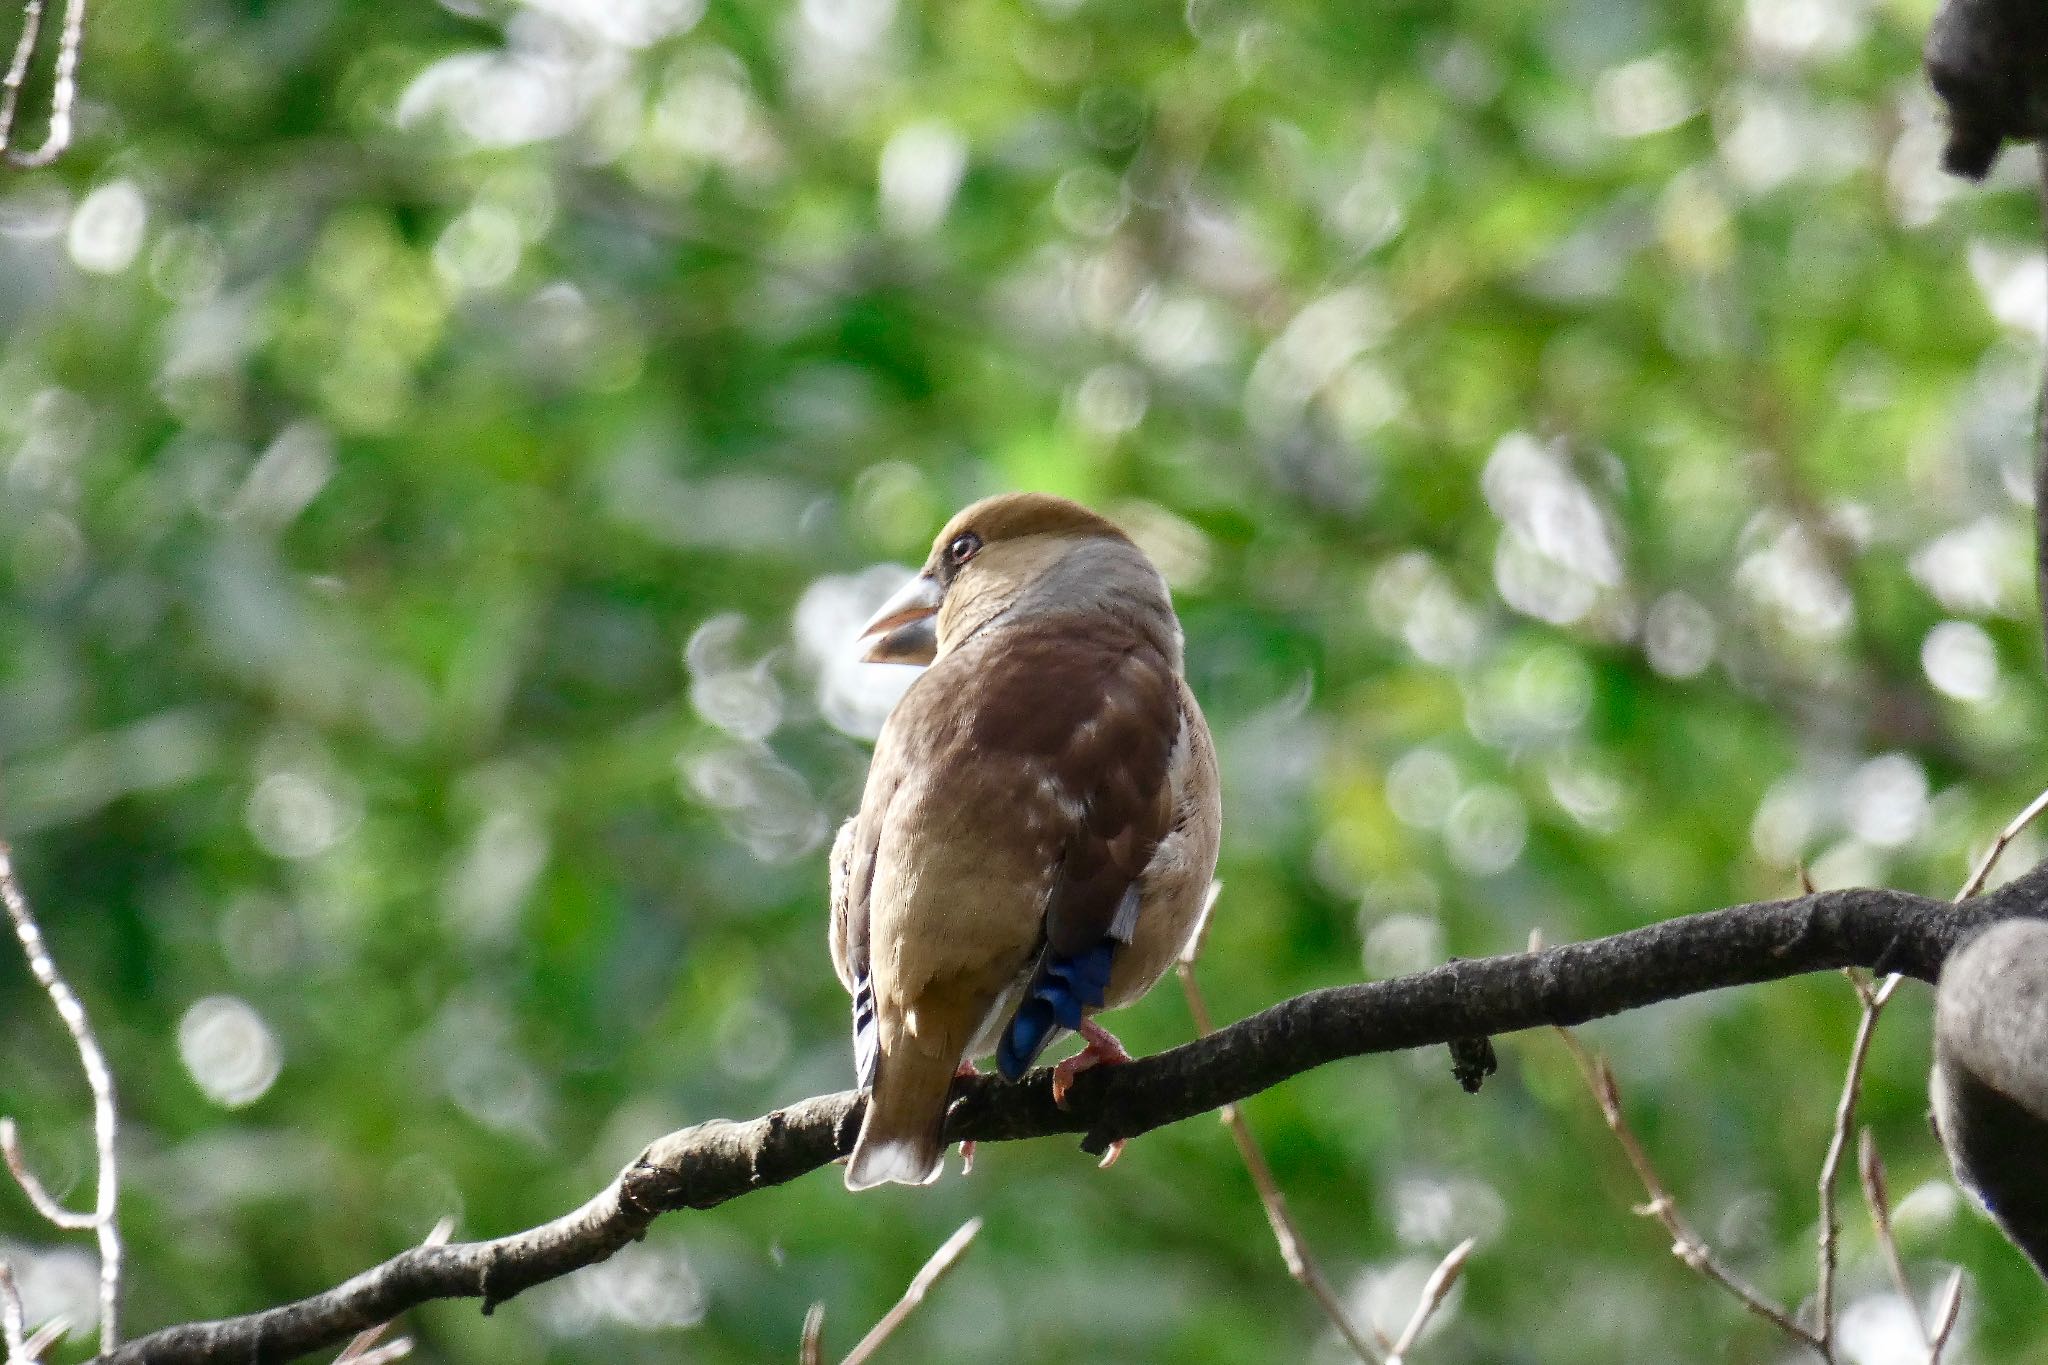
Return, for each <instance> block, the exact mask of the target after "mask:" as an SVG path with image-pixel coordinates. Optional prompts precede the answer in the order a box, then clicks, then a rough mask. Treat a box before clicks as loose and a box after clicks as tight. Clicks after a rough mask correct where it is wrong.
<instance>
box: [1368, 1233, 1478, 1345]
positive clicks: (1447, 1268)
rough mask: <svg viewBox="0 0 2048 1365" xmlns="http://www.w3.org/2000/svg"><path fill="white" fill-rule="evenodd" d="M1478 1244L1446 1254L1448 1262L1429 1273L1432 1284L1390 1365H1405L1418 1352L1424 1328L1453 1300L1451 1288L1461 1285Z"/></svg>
mask: <svg viewBox="0 0 2048 1365" xmlns="http://www.w3.org/2000/svg"><path fill="white" fill-rule="evenodd" d="M1474 1244H1475V1239H1473V1238H1471V1237H1467V1238H1466V1239H1465V1240H1464V1241H1462V1242H1460V1243H1458V1244H1457V1245H1456V1246H1454V1247H1452V1248H1451V1249H1450V1250H1449V1251H1448V1252H1446V1253H1444V1258H1443V1259H1442V1260H1441V1261H1438V1262H1437V1263H1436V1269H1435V1270H1432V1271H1431V1272H1430V1273H1429V1280H1428V1282H1427V1283H1425V1284H1424V1285H1423V1286H1422V1296H1421V1297H1420V1298H1418V1299H1417V1300H1416V1301H1415V1312H1414V1313H1413V1314H1412V1315H1411V1316H1410V1317H1409V1319H1408V1325H1407V1326H1406V1327H1404V1328H1402V1329H1401V1335H1400V1337H1399V1338H1398V1339H1396V1340H1395V1342H1394V1350H1393V1353H1392V1354H1391V1355H1389V1356H1388V1357H1387V1365H1402V1361H1403V1359H1404V1358H1405V1357H1406V1356H1407V1354H1408V1352H1410V1351H1412V1350H1414V1349H1415V1343H1416V1342H1418V1341H1420V1340H1421V1339H1422V1330H1423V1328H1425V1327H1427V1326H1429V1320H1430V1319H1431V1318H1432V1317H1434V1316H1436V1310H1437V1309H1439V1308H1441V1307H1443V1303H1444V1300H1445V1299H1447V1298H1449V1297H1450V1294H1451V1287H1452V1286H1453V1285H1455V1284H1457V1282H1458V1275H1459V1273H1460V1272H1462V1271H1463V1270H1464V1269H1465V1259H1466V1258H1467V1257H1468V1256H1470V1255H1471V1254H1472V1248H1473V1246H1474Z"/></svg>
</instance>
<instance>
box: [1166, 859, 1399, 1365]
mask: <svg viewBox="0 0 2048 1365" xmlns="http://www.w3.org/2000/svg"><path fill="white" fill-rule="evenodd" d="M1211 901H1212V903H1213V901H1214V897H1213V895H1212V897H1211ZM1207 918H1208V915H1207V912H1206V911H1204V913H1203V919H1204V921H1205V922H1206V921H1207ZM1201 937H1202V934H1201V930H1200V928H1199V927H1198V928H1197V931H1196V933H1195V934H1194V935H1193V938H1192V939H1191V941H1190V943H1189V947H1188V952H1190V953H1192V952H1196V951H1199V948H1198V946H1197V945H1198V944H1199V941H1200V939H1201ZM1174 970H1175V971H1177V972H1178V973H1179V974H1180V988H1181V991H1182V993H1183V994H1185V995H1186V996H1187V999H1188V1013H1189V1014H1191V1015H1193V1016H1194V1019H1195V1031H1196V1032H1197V1033H1199V1034H1201V1035H1202V1036H1203V1037H1205V1038H1206V1037H1207V1036H1208V1035H1210V1034H1211V1033H1214V1032H1215V1031H1216V1026H1215V1024H1214V1023H1213V1022H1212V1021H1211V1019H1210V1017H1209V1002H1208V1001H1207V1000H1206V999H1204V998H1203V995H1202V988H1201V987H1200V986H1199V985H1197V984H1196V983H1195V968H1194V964H1193V963H1192V962H1191V961H1190V960H1189V959H1188V957H1187V955H1186V954H1183V955H1182V957H1181V960H1180V962H1179V963H1177V964H1176V965H1175V968H1174ZM1216 1116H1217V1117H1218V1118H1220V1119H1221V1120H1223V1126H1224V1127H1226V1128H1228V1129H1229V1130H1230V1140H1231V1141H1232V1142H1233V1143H1235V1144H1236V1145H1237V1154H1238V1157H1239V1158H1240V1159H1241V1160H1242V1161H1243V1162H1244V1168H1245V1170H1246V1171H1247V1172H1248V1173H1249V1174H1250V1175H1251V1178H1252V1188H1253V1189H1255V1190H1257V1191H1258V1192H1259V1204H1260V1206H1261V1207H1263V1208H1264V1209H1265V1210H1266V1224H1267V1226H1268V1227H1270V1228H1272V1229H1273V1240H1274V1242H1276V1243H1277V1244H1278V1245H1279V1247H1280V1259H1281V1261H1283V1262H1284V1263H1285V1264H1286V1266H1287V1274H1288V1276H1289V1278H1291V1279H1292V1280H1293V1281H1294V1282H1295V1283H1296V1284H1298V1285H1300V1286H1301V1287H1302V1288H1303V1289H1305V1290H1307V1291H1308V1294H1309V1297H1310V1298H1312V1299H1314V1300H1315V1301H1316V1304H1317V1306H1318V1307H1320V1308H1321V1309H1322V1310H1323V1316H1324V1317H1326V1318H1328V1319H1329V1320H1330V1325H1331V1326H1332V1327H1335V1328H1336V1329H1337V1335H1338V1336H1340V1337H1342V1338H1344V1344H1345V1345H1347V1346H1349V1347H1350V1348H1351V1353H1352V1354H1353V1355H1355V1356H1357V1357H1358V1358H1359V1359H1360V1360H1362V1361H1365V1362H1366V1363H1367V1365H1384V1362H1385V1361H1386V1358H1387V1355H1388V1353H1389V1352H1391V1351H1393V1349H1394V1344H1393V1343H1392V1342H1390V1341H1388V1340H1387V1339H1386V1336H1385V1335H1384V1334H1383V1333H1381V1331H1380V1329H1379V1326H1378V1324H1376V1323H1368V1324H1367V1326H1368V1327H1369V1328H1370V1330H1371V1332H1372V1334H1373V1336H1374V1337H1375V1338H1377V1342H1378V1344H1377V1345H1376V1346H1375V1345H1374V1343H1372V1342H1368V1341H1367V1340H1366V1339H1365V1337H1364V1335H1363V1334H1361V1333H1360V1332H1359V1330H1358V1327H1357V1324H1355V1323H1353V1322H1352V1321H1351V1315H1350V1314H1349V1313H1347V1312H1345V1311H1344V1301H1343V1300H1342V1299H1340V1298H1338V1297H1337V1291H1336V1290H1335V1289H1333V1288H1332V1287H1331V1286H1330V1281H1329V1277H1328V1276H1326V1275H1324V1274H1323V1268H1322V1266H1321V1265H1319V1264H1317V1262H1316V1258H1315V1257H1314V1255H1312V1254H1311V1253H1310V1251H1309V1249H1308V1243H1307V1242H1306V1241H1304V1240H1303V1239H1302V1235H1301V1229H1300V1228H1298V1227H1296V1226H1295V1225H1294V1217H1293V1215H1292V1214H1290V1213H1289V1212H1288V1211H1287V1196H1286V1195H1284V1194H1282V1193H1281V1192H1280V1182H1279V1181H1277V1180H1275V1179H1274V1178H1273V1168H1272V1167H1271V1166H1270V1165H1268V1164H1267V1162H1266V1153H1265V1151H1264V1150H1263V1149H1261V1148H1260V1146H1259V1143H1258V1139H1256V1138H1254V1137H1253V1136H1252V1130H1251V1128H1250V1126H1249V1125H1247V1124H1246V1123H1245V1121H1244V1115H1243V1114H1241V1113H1240V1112H1238V1107H1237V1106H1236V1105H1234V1104H1226V1105H1224V1106H1223V1107H1222V1108H1221V1109H1219V1110H1218V1111H1217V1114H1216Z"/></svg>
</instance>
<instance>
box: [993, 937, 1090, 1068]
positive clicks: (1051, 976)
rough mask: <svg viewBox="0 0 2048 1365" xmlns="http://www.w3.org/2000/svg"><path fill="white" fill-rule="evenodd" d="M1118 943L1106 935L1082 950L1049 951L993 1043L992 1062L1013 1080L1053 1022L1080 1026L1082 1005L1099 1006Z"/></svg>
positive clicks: (1033, 1056)
mask: <svg viewBox="0 0 2048 1365" xmlns="http://www.w3.org/2000/svg"><path fill="white" fill-rule="evenodd" d="M1119 946H1120V945H1119V943H1118V940H1117V939H1115V938H1113V937H1111V938H1104V939H1103V940H1102V941H1101V942H1100V943H1097V944H1096V945H1095V946H1094V947H1093V948H1090V949H1088V950H1087V951H1086V952H1084V953H1077V954H1074V955H1072V956H1050V957H1048V958H1047V959H1046V960H1045V963H1044V965H1042V966H1041V967H1039V969H1038V974H1037V975H1036V976H1034V977H1033V978H1032V981H1031V988H1030V989H1029V990H1028V991H1026V992H1025V994H1024V1001H1023V1003H1022V1004H1020V1005H1018V1006H1017V1012H1016V1014H1014V1015H1013V1016H1011V1018H1010V1026H1009V1028H1007V1029H1005V1030H1004V1031H1003V1037H1002V1041H1001V1042H1000V1043H998V1044H997V1045H996V1067H997V1069H998V1070H1000V1071H1001V1072H1002V1073H1003V1075H1004V1076H1005V1077H1006V1078H1008V1079H1010V1080H1013V1081H1014V1080H1016V1079H1017V1078H1018V1077H1020V1076H1022V1075H1023V1074H1024V1073H1025V1072H1027V1071H1029V1070H1030V1069H1031V1064H1032V1063H1033V1062H1035V1061H1037V1060H1038V1054H1039V1053H1041V1052H1043V1051H1044V1050H1045V1045H1046V1043H1047V1041H1048V1040H1050V1039H1051V1037H1052V1032H1053V1030H1054V1029H1055V1028H1063V1029H1067V1030H1069V1031H1071V1030H1074V1029H1078V1028H1080V1027H1081V1013H1082V1011H1083V1010H1084V1009H1100V1008H1101V1007H1102V1002H1103V999H1104V997H1105V996H1106V995H1107V994H1108V992H1109V971H1110V967H1111V966H1112V964H1113V963H1114V961H1115V958H1116V950H1117V948H1118V947H1119Z"/></svg>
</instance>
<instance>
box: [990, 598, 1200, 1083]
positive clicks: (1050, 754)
mask: <svg viewBox="0 0 2048 1365" xmlns="http://www.w3.org/2000/svg"><path fill="white" fill-rule="evenodd" d="M991 653H992V657H991V658H990V659H989V660H988V663H987V665H986V667H985V669H984V672H983V678H984V681H985V690H984V693H983V696H982V699H981V702H980V704H979V705H978V706H977V707H976V710H975V716H974V725H973V737H974V740H975V743H976V747H977V749H978V750H980V751H981V752H982V753H983V754H985V755H986V756H987V757H986V761H987V762H989V763H991V764H993V765H997V766H999V767H1001V768H1003V769H1006V770H1012V772H1013V786H1014V788H1015V790H1016V797H1015V801H1016V807H1017V809H1018V810H1019V811H1020V812H1025V813H1028V816H1029V818H1030V819H1032V820H1033V821H1034V822H1035V823H1036V824H1037V825H1038V826H1039V828H1040V830H1041V832H1042V836H1043V837H1044V838H1045V842H1046V844H1047V846H1049V847H1050V848H1051V849H1052V850H1053V866H1052V871H1051V879H1050V889H1049V891H1048V893H1047V895H1046V898H1045V902H1044V906H1045V909H1044V927H1043V937H1042V943H1043V949H1042V952H1041V953H1040V955H1039V962H1038V967H1037V971H1036V973H1035V976H1034V978H1033V980H1032V983H1031V985H1030V987H1029V988H1028V990H1027V992H1026V995H1025V998H1024V1000H1023V1002H1022V1003H1021V1004H1020V1005H1019V1006H1018V1009H1017V1013H1016V1015H1015V1017H1014V1018H1013V1020H1012V1021H1011V1024H1010V1026H1009V1028H1008V1029H1007V1030H1006V1031H1005V1034H1004V1038H1003V1041H1002V1045H1001V1046H1000V1047H999V1048H998V1050H997V1060H998V1062H999V1064H1000V1065H1001V1067H1002V1069H1003V1071H1004V1073H1005V1074H1006V1075H1012V1076H1015V1075H1020V1074H1022V1072H1023V1071H1024V1070H1025V1069H1026V1068H1027V1067H1029V1065H1030V1064H1031V1062H1032V1060H1033V1059H1035V1058H1036V1056H1037V1055H1038V1052H1039V1051H1040V1050H1041V1049H1042V1048H1043V1046H1044V1044H1045V1042H1046V1040H1047V1039H1048V1038H1049V1036H1050V1035H1051V1032H1052V1030H1053V1028H1054V1027H1055V1026H1056V1025H1057V1026H1059V1027H1064V1028H1077V1027H1079V1025H1080V1019H1081V1010H1082V1009H1083V1008H1084V1007H1098V1006H1100V1005H1101V1004H1102V1003H1103V995H1104V991H1105V990H1106V988H1107V986H1108V983H1109V972H1110V964H1111V961H1112V959H1113V958H1114V956H1115V953H1116V950H1117V948H1118V947H1119V946H1120V945H1121V944H1124V943H1128V942H1129V941H1130V938H1131V935H1132V932H1133V931H1134V929H1135V927H1136V915H1137V908H1138V899H1139V892H1138V880H1139V878H1140V876H1141V875H1142V874H1143V873H1144V870H1145V867H1146V864H1147V863H1149V862H1150V861H1151V859H1152V854H1153V850H1154V849H1155V848H1156V847H1157V846H1158V844H1159V841H1160V839H1161V838H1163V837H1164V836H1165V835H1166V833H1167V831H1168V830H1169V829H1170V828H1171V826H1172V822H1173V817H1174V807H1173V794H1172V791H1171V784H1170V782H1169V780H1168V769H1169V765H1170V762H1171V758H1172V754H1173V746H1174V744H1175V741H1176V739H1177V738H1178V736H1179V734H1180V731H1181V700H1180V697H1181V689H1180V679H1179V676H1178V674H1177V672H1176V670H1175V669H1174V666H1173V663H1172V661H1171V660H1170V659H1169V658H1168V657H1167V655H1166V654H1165V652H1164V651H1163V650H1161V649H1159V648H1158V647H1157V646H1156V644H1154V643H1153V642H1151V641H1150V640H1148V639H1146V638H1145V637H1143V636H1142V635H1138V634H1135V633H1133V632H1131V631H1129V630H1127V629H1120V628H1119V626H1118V623H1116V622H1114V621H1109V622H1101V623H1094V624H1084V625H1081V626H1077V627H1069V628H1067V629H1063V630H1059V631H1050V630H1048V631H1017V632H1014V633H1013V638H1010V639H1008V640H1005V641H1003V642H1002V644H1001V645H1000V647H999V650H992V651H991Z"/></svg>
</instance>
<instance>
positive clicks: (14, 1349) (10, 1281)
mask: <svg viewBox="0 0 2048 1365" xmlns="http://www.w3.org/2000/svg"><path fill="white" fill-rule="evenodd" d="M25 1330H26V1329H25V1325H24V1323H23V1322H22V1316H21V1289H20V1288H19V1287H18V1286H17V1285H16V1284H15V1283H14V1267H13V1266H11V1265H9V1264H7V1262H5V1261H0V1347H5V1348H6V1351H7V1365H21V1362H25V1361H31V1360H34V1359H35V1357H34V1356H32V1355H30V1354H29V1353H28V1351H27V1349H26V1347H27V1344H28V1343H27V1342H25V1341H24V1340H23V1339H22V1338H23V1334H24V1332H25Z"/></svg>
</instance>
